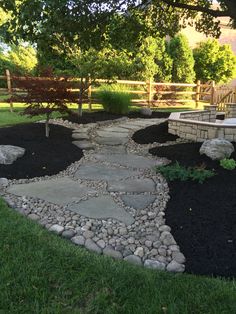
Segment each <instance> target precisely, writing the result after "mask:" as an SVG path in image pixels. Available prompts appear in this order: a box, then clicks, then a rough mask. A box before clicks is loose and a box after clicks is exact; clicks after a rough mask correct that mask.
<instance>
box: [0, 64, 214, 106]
mask: <svg viewBox="0 0 236 314" xmlns="http://www.w3.org/2000/svg"><path fill="white" fill-rule="evenodd" d="M19 79H22V80H24V79H26V78H24V77H15V76H12V75H11V74H10V72H9V71H8V70H6V75H4V76H0V83H3V84H5V87H2V88H0V103H5V102H9V104H10V108H11V109H12V108H13V104H12V102H11V97H12V95H13V94H16V93H23V92H24V91H22V90H19V89H17V88H16V87H15V84H14V80H19ZM33 79H34V80H53V79H55V78H51V77H34V78H33ZM71 80H74V81H76V82H78V85H77V87H75V89H74V91H78V93H79V91H80V84H81V82H83V80H82V79H80V78H71ZM81 80H82V81H81ZM110 83H116V84H119V85H120V86H123V88H122V90H124V91H125V90H126V91H127V92H129V93H131V94H132V95H133V98H132V102H133V104H135V105H137V106H157V107H158V106H159V105H160V104H167V105H170V106H172V105H176V104H182V103H188V102H189V101H193V102H195V107H196V108H197V107H198V104H199V102H200V101H202V100H204V99H207V100H208V102H210V103H211V104H214V102H215V101H216V92H218V91H217V89H216V87H215V83H214V82H207V83H205V84H202V83H201V82H200V81H197V82H196V83H195V84H187V83H159V82H153V81H152V80H148V81H131V80H115V81H112V80H108V79H96V80H94V81H92V82H90V84H89V87H88V89H87V97H86V98H87V100H88V103H89V108H90V109H91V108H92V103H99V100H98V99H97V98H96V92H97V91H98V89H99V85H101V84H110ZM3 84H1V86H2V85H3Z"/></svg>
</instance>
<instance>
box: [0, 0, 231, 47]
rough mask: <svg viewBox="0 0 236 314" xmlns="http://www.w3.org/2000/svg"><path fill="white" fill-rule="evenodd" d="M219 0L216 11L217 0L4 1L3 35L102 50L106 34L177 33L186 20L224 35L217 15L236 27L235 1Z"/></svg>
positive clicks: (1, 1) (0, 1)
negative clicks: (5, 14) (215, 1)
mask: <svg viewBox="0 0 236 314" xmlns="http://www.w3.org/2000/svg"><path fill="white" fill-rule="evenodd" d="M218 2H219V6H220V7H219V8H216V9H214V8H212V7H211V5H212V0H201V1H199V0H178V1H176V0H159V1H151V0H142V1H137V0H124V1H117V0H109V1H107V0H106V1H105V0H97V1H96V2H95V1H92V0H80V1H75V0H41V1H39V0H17V1H14V0H11V1H5V0H0V6H1V7H2V8H3V9H4V10H5V12H7V13H8V12H10V13H11V14H10V17H9V18H8V19H7V21H6V22H5V23H4V24H3V25H2V27H1V34H2V36H4V38H5V40H6V41H7V42H9V41H10V42H16V41H17V40H19V39H21V40H22V39H23V40H24V41H27V42H31V43H37V44H38V45H39V46H40V45H42V46H43V42H44V43H47V45H49V46H50V47H53V46H58V47H59V46H64V45H67V44H72V43H76V44H78V46H79V47H80V48H81V49H83V50H85V49H88V48H90V47H94V48H96V49H100V48H101V47H103V44H104V42H106V41H107V34H110V35H111V34H112V33H113V34H118V35H119V36H118V37H117V38H118V39H119V38H121V37H122V36H124V37H127V33H132V37H131V39H132V40H133V36H137V35H135V32H136V34H141V33H146V36H153V37H155V33H156V30H158V32H159V33H160V34H164V33H165V34H169V35H171V36H173V35H174V34H175V33H176V32H178V31H179V30H180V28H181V27H184V26H185V25H186V24H187V23H191V24H192V23H194V24H195V26H196V28H197V29H198V30H199V31H202V32H204V33H206V34H208V35H210V34H211V35H214V36H219V35H220V24H219V21H218V20H216V19H215V18H217V17H221V16H228V17H230V18H231V26H232V27H236V22H235V21H236V6H235V3H234V0H219V1H218ZM114 16H116V17H117V16H119V17H122V18H121V19H123V25H124V26H126V27H123V28H119V27H118V28H117V27H113V24H112V21H113V18H114ZM147 16H149V17H151V21H152V23H151V24H150V23H149V21H150V19H148V21H147ZM195 18H196V20H195V21H194V22H193V20H194V19H195ZM118 24H119V25H121V24H120V23H118ZM127 29H128V32H127ZM147 31H148V33H147ZM121 34H122V35H121ZM132 40H131V41H132Z"/></svg>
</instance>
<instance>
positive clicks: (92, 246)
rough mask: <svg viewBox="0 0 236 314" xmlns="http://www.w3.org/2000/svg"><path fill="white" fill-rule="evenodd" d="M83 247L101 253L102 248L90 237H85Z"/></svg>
mask: <svg viewBox="0 0 236 314" xmlns="http://www.w3.org/2000/svg"><path fill="white" fill-rule="evenodd" d="M85 247H86V248H87V249H88V250H90V251H93V252H96V253H97V254H102V249H101V248H100V247H99V246H98V245H97V244H96V243H95V242H94V241H93V240H91V239H87V240H86V241H85Z"/></svg>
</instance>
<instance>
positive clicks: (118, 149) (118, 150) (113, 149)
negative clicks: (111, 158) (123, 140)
mask: <svg viewBox="0 0 236 314" xmlns="http://www.w3.org/2000/svg"><path fill="white" fill-rule="evenodd" d="M126 153H127V152H126V148H125V146H120V145H117V146H104V147H103V148H102V149H100V150H99V154H105V155H107V154H126Z"/></svg>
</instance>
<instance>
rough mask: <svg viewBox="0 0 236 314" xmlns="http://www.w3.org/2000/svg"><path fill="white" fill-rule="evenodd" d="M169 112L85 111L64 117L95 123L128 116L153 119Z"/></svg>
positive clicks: (78, 121)
mask: <svg viewBox="0 0 236 314" xmlns="http://www.w3.org/2000/svg"><path fill="white" fill-rule="evenodd" d="M169 115H170V113H169V112H161V111H153V112H152V115H151V116H144V115H142V114H140V112H139V111H131V112H129V113H128V114H126V115H122V114H113V113H109V112H106V111H101V110H100V111H94V112H87V111H85V112H83V114H82V117H78V115H76V114H72V115H69V116H67V117H65V118H64V119H66V120H68V121H70V122H73V123H78V124H87V123H94V122H99V121H107V120H115V119H119V118H122V117H128V118H130V119H135V118H142V119H150V118H151V119H153V118H160V119H161V118H168V117H169Z"/></svg>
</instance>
